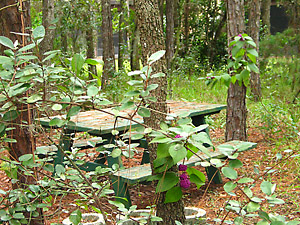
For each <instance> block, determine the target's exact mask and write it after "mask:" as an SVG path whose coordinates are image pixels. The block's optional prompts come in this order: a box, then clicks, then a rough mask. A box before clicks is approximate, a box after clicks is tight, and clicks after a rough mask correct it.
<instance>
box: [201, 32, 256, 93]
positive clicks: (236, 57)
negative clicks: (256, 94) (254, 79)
mask: <svg viewBox="0 0 300 225" xmlns="http://www.w3.org/2000/svg"><path fill="white" fill-rule="evenodd" d="M229 48H231V54H230V56H229V59H228V65H227V70H228V72H225V73H223V74H221V75H215V74H214V73H212V74H211V76H209V77H207V78H206V79H207V81H206V84H207V85H212V86H214V85H215V84H216V83H217V82H218V81H221V82H222V83H224V84H225V85H226V86H227V87H228V86H229V85H230V83H235V82H238V83H239V85H242V84H244V85H245V86H248V84H249V78H250V73H251V72H255V73H259V69H258V67H257V66H256V58H257V57H258V53H257V51H256V50H255V48H256V44H255V43H254V42H253V40H252V38H251V37H249V36H248V35H247V34H240V35H238V36H237V37H235V38H234V40H233V41H231V42H230V44H229ZM200 79H203V78H200Z"/></svg>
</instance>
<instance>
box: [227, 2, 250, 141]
mask: <svg viewBox="0 0 300 225" xmlns="http://www.w3.org/2000/svg"><path fill="white" fill-rule="evenodd" d="M244 15H245V13H244V1H243V0H228V1H227V37H228V44H229V42H230V41H232V40H233V38H234V37H235V36H237V35H239V34H242V33H244V32H245V23H244V21H245V17H244ZM228 54H230V50H229V52H228ZM246 119H247V107H246V86H245V85H244V84H242V85H241V86H240V85H239V84H238V82H236V83H235V84H232V83H231V84H230V86H229V88H228V96H227V115H226V132H225V140H226V141H230V140H247V131H246Z"/></svg>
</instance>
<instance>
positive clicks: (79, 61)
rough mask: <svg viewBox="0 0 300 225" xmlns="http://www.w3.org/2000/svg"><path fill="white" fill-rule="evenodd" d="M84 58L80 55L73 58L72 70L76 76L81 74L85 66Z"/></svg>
mask: <svg viewBox="0 0 300 225" xmlns="http://www.w3.org/2000/svg"><path fill="white" fill-rule="evenodd" d="M84 61H85V60H84V58H83V56H82V55H80V54H75V55H74V56H73V58H72V62H71V64H72V70H73V71H74V72H75V74H76V75H79V74H80V71H81V69H82V67H83V64H84Z"/></svg>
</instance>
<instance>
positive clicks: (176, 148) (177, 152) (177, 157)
mask: <svg viewBox="0 0 300 225" xmlns="http://www.w3.org/2000/svg"><path fill="white" fill-rule="evenodd" d="M169 153H170V155H171V157H172V158H173V161H174V164H176V163H178V162H179V161H181V160H183V159H184V158H185V157H186V154H187V150H186V149H185V147H184V146H183V145H182V144H173V145H171V146H170V148H169Z"/></svg>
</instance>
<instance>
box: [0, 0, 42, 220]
mask: <svg viewBox="0 0 300 225" xmlns="http://www.w3.org/2000/svg"><path fill="white" fill-rule="evenodd" d="M15 3H16V2H15V0H6V1H0V9H2V10H0V18H1V20H0V35H1V36H6V37H8V38H10V39H11V40H12V41H13V42H14V41H16V40H18V41H19V43H20V45H22V46H25V45H26V44H27V39H26V38H25V36H22V35H16V34H13V33H11V32H16V33H26V30H25V28H26V27H31V19H30V3H29V1H24V2H23V3H22V4H21V5H16V4H15ZM9 5H11V6H10V7H7V8H4V7H6V6H9ZM3 50H4V48H2V45H1V47H0V53H2V52H3ZM17 108H18V110H19V112H21V113H20V115H19V116H18V118H16V119H15V120H14V121H11V125H10V126H11V127H13V128H14V129H12V130H11V131H10V133H9V136H10V138H12V139H15V140H16V141H17V142H16V143H10V145H9V147H10V155H11V158H12V159H13V160H16V161H18V159H19V157H20V156H22V155H24V154H34V150H35V146H36V140H35V137H34V135H33V134H32V132H31V129H30V126H31V125H32V123H33V113H34V112H33V109H32V108H29V106H28V105H26V104H18V105H17ZM18 179H19V182H18V183H15V184H13V188H14V189H16V188H24V189H27V188H28V185H30V184H36V182H35V180H34V178H33V177H32V176H26V175H24V174H22V173H19V174H18ZM37 212H38V213H39V216H38V217H31V214H30V213H24V215H25V217H26V218H27V219H28V221H30V222H28V224H30V225H42V224H44V218H43V212H42V210H41V208H38V209H37Z"/></svg>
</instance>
